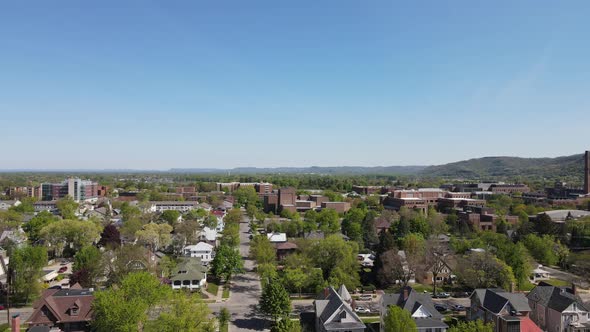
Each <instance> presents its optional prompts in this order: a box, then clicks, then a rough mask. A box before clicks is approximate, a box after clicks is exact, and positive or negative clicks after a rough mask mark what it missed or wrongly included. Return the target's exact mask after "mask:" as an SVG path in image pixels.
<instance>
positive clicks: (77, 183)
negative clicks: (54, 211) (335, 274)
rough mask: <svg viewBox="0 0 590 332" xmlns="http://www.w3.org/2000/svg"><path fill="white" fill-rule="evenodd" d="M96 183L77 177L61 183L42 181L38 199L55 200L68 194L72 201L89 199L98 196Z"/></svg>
mask: <svg viewBox="0 0 590 332" xmlns="http://www.w3.org/2000/svg"><path fill="white" fill-rule="evenodd" d="M98 187H99V186H98V183H96V182H92V181H90V180H82V179H79V178H69V179H67V180H65V181H63V182H61V183H43V184H41V186H40V189H41V192H40V199H41V200H44V201H55V200H58V199H62V198H64V197H66V196H70V197H71V198H72V199H73V200H74V201H76V202H80V201H89V200H93V199H97V198H98Z"/></svg>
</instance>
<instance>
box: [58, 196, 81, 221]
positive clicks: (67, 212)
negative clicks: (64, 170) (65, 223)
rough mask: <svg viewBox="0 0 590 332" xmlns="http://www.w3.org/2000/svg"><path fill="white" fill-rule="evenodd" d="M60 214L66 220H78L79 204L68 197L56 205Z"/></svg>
mask: <svg viewBox="0 0 590 332" xmlns="http://www.w3.org/2000/svg"><path fill="white" fill-rule="evenodd" d="M56 205H57V209H58V210H59V214H60V215H61V216H62V218H64V219H76V218H77V217H76V210H78V203H76V202H75V201H74V199H73V198H72V197H70V196H66V197H64V198H62V199H60V200H58V201H57V203H56Z"/></svg>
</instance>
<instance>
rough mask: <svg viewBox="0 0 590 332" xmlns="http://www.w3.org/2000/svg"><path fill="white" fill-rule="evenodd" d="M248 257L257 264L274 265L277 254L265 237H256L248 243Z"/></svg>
mask: <svg viewBox="0 0 590 332" xmlns="http://www.w3.org/2000/svg"><path fill="white" fill-rule="evenodd" d="M250 257H251V258H252V259H254V260H255V261H256V263H258V264H266V263H272V264H274V263H275V260H276V257H277V253H276V250H275V248H274V246H273V245H272V243H270V240H269V239H268V237H267V236H266V235H256V236H255V237H254V238H253V239H252V241H251V242H250Z"/></svg>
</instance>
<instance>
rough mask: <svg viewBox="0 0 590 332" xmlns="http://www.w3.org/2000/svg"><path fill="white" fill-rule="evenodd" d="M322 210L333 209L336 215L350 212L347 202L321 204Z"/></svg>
mask: <svg viewBox="0 0 590 332" xmlns="http://www.w3.org/2000/svg"><path fill="white" fill-rule="evenodd" d="M322 209H333V210H336V212H338V213H345V212H348V210H350V203H348V202H323V203H322Z"/></svg>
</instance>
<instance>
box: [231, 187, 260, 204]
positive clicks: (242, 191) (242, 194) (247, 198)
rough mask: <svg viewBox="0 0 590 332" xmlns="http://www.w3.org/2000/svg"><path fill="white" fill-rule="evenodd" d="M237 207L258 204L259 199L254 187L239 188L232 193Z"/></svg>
mask: <svg viewBox="0 0 590 332" xmlns="http://www.w3.org/2000/svg"><path fill="white" fill-rule="evenodd" d="M232 196H234V198H235V199H236V201H237V202H238V204H239V205H244V206H249V205H254V206H256V205H258V204H260V203H259V202H260V198H259V197H258V193H256V190H255V189H254V187H240V188H238V189H236V190H234V192H233V193H232Z"/></svg>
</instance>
